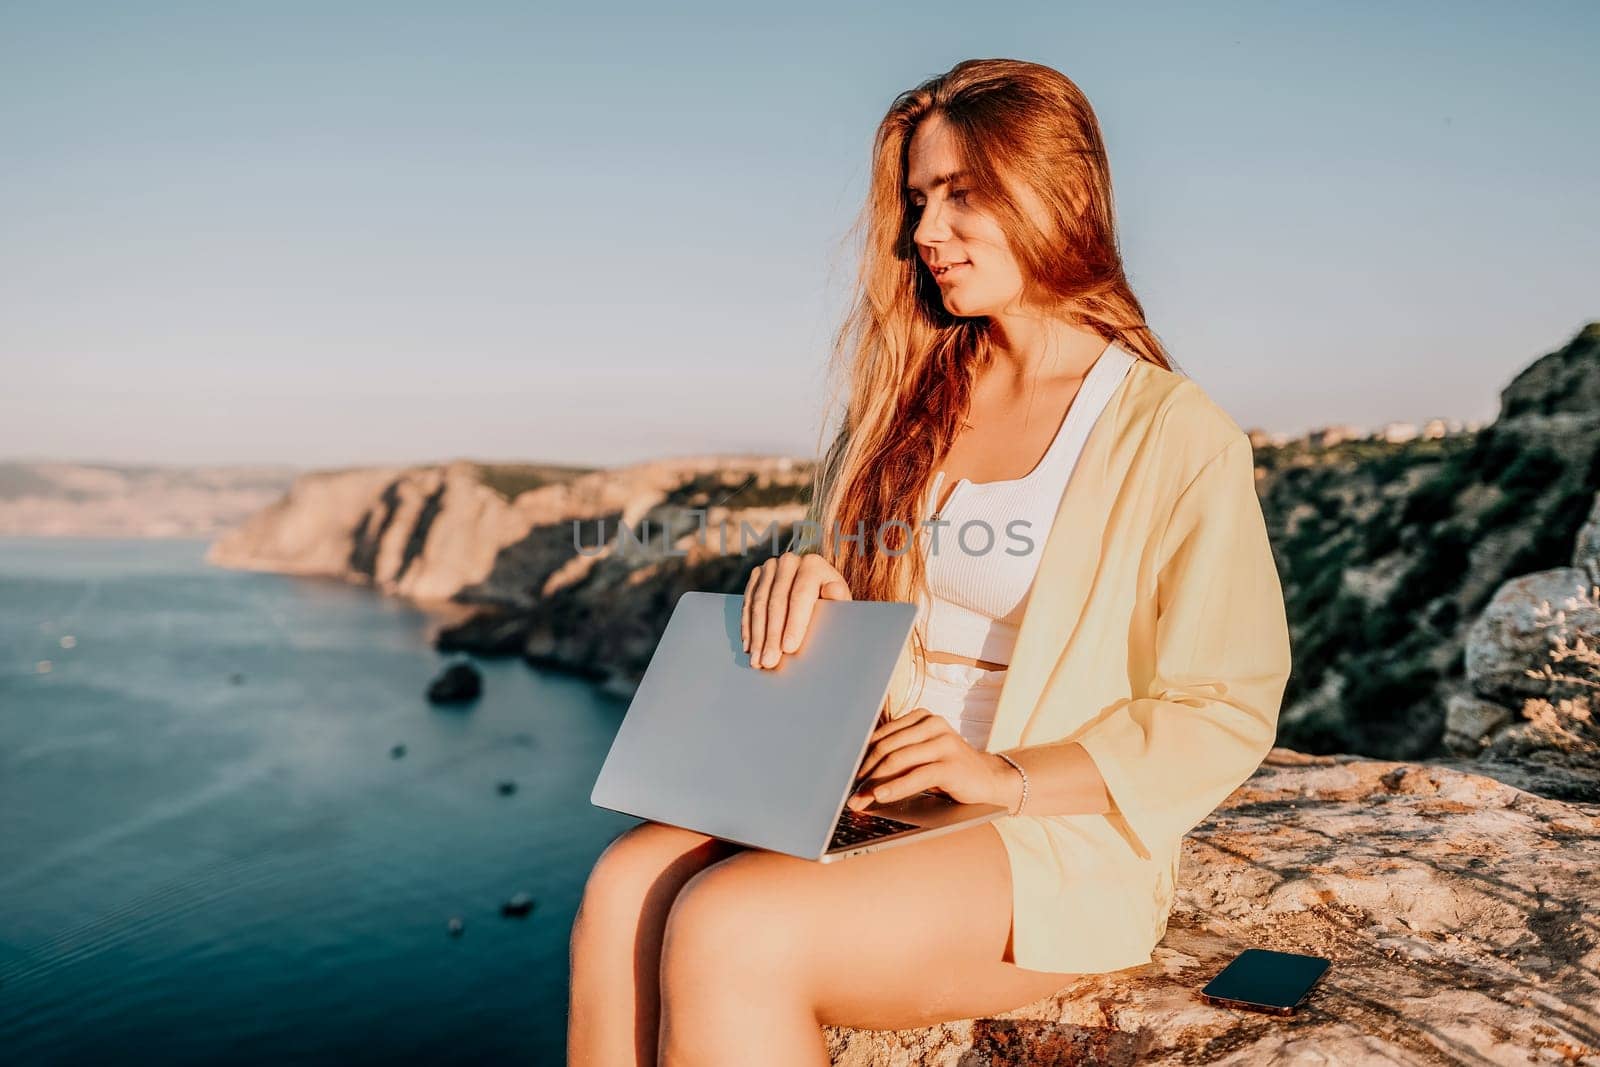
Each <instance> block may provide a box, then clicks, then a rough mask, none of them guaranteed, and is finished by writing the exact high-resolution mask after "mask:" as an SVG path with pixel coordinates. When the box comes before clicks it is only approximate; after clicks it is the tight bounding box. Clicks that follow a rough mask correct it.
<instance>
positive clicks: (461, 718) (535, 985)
mask: <svg viewBox="0 0 1600 1067" xmlns="http://www.w3.org/2000/svg"><path fill="white" fill-rule="evenodd" d="M205 548H206V544H205V542H203V541H194V540H166V541H108V540H79V539H32V538H0V1061H4V1062H5V1063H7V1064H19V1065H21V1064H36V1063H41V1064H42V1063H119V1062H133V1061H135V1060H137V1061H138V1062H141V1063H161V1064H188V1063H196V1064H198V1063H222V1062H227V1063H234V1064H239V1063H246V1064H248V1063H263V1064H265V1063H272V1064H284V1063H293V1064H310V1063H334V1062H338V1063H396V1062H452V1063H512V1062H516V1063H523V1064H560V1063H562V1062H563V1060H564V1046H565V1026H566V996H567V944H568V934H569V932H570V928H571V923H572V917H573V914H574V912H575V911H576V909H577V903H578V899H579V897H580V895H581V893H582V888H583V882H584V879H585V877H586V876H587V874H588V871H589V868H590V866H591V865H592V864H593V862H594V860H595V858H596V857H597V856H598V855H599V853H600V851H601V849H603V848H604V847H605V844H606V843H607V842H608V841H609V840H610V839H611V838H612V837H614V836H615V835H616V834H617V833H618V832H620V831H621V830H623V829H625V828H626V827H628V826H631V825H633V824H634V823H635V822H636V821H637V820H634V819H632V818H630V817H628V816H624V815H619V814H616V813H613V812H608V811H604V810H601V809H598V808H595V807H593V806H591V805H590V804H589V799H588V798H589V789H590V787H591V786H592V785H593V783H594V778H595V775H596V774H597V773H598V771H599V767H600V763H601V761H602V760H603V759H604V757H605V753H606V749H607V747H608V746H609V744H610V741H611V737H612V735H613V733H614V732H615V730H616V727H617V724H618V723H620V722H621V720H622V715H623V713H624V711H625V710H626V703H625V702H623V701H619V700H616V699H612V698H606V697H602V696H600V695H599V694H598V693H596V692H595V691H594V690H593V689H592V688H591V687H590V686H589V685H587V684H586V683H584V682H582V681H579V680H575V679H572V678H568V677H561V676H555V675H548V674H541V673H538V672H536V671H533V670H531V669H530V668H528V667H527V666H525V665H524V664H522V663H520V662H516V661H510V660H506V661H484V662H480V663H479V667H480V669H481V670H482V671H483V674H484V690H485V691H484V695H483V697H482V698H481V700H480V701H479V702H478V704H477V705H476V706H475V707H473V708H472V710H470V711H459V710H441V709H435V708H433V707H431V706H430V705H429V704H428V703H427V701H426V700H425V699H424V695H423V694H424V692H425V690H426V687H427V683H428V682H429V680H430V679H431V678H432V677H434V675H435V674H437V673H438V671H439V670H440V669H442V667H443V666H444V664H445V663H447V662H448V661H449V658H448V657H445V656H442V655H440V654H439V653H436V652H434V651H433V650H432V647H431V641H430V638H431V635H432V633H433V632H434V631H435V630H436V629H437V626H438V625H439V620H438V619H435V618H432V617H430V616H427V615H424V614H421V613H419V612H417V611H416V610H414V609H412V608H410V607H408V606H405V605H403V604H401V603H398V602H396V601H393V600H387V599H384V598H382V597H380V596H378V595H376V594H374V593H371V592H368V591H365V590H363V589H360V588H359V587H356V586H350V585H346V584H344V583H341V582H336V581H331V580H325V579H304V578H289V577H282V576H277V575H266V574H251V573H240V572H235V571H226V570H219V569H216V568H213V567H210V566H208V565H207V564H205V563H204V562H203V556H204V553H205ZM69 646H70V647H69ZM42 661H48V663H49V669H48V670H47V671H45V670H41V667H40V664H41V662H42ZM235 674H237V675H239V676H240V678H239V679H238V680H237V681H236V680H234V678H233V676H234V675H235ZM396 744H403V745H405V746H406V753H405V755H404V757H403V758H400V759H394V758H391V755H390V749H391V746H394V745H396ZM502 779H513V780H515V781H516V783H517V786H518V789H517V791H516V792H515V793H514V794H513V795H511V796H502V795H500V794H499V792H498V791H497V788H496V785H497V783H498V782H499V781H500V780H502ZM519 890H521V891H526V892H528V893H530V894H532V896H533V897H534V899H535V901H536V904H535V907H534V910H533V913H532V914H531V915H530V916H528V917H527V918H525V919H508V918H502V917H501V916H500V903H501V902H502V901H503V900H504V899H506V898H507V897H509V896H511V895H512V894H513V893H515V892H517V891H519ZM452 916H458V917H460V918H461V919H462V920H463V922H464V924H465V928H464V932H463V933H462V935H461V936H460V937H459V938H453V937H451V936H449V933H448V931H447V924H448V922H449V920H450V918H451V917H452Z"/></svg>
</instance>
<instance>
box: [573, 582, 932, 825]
mask: <svg viewBox="0 0 1600 1067" xmlns="http://www.w3.org/2000/svg"><path fill="white" fill-rule="evenodd" d="M743 604H744V596H743V595H742V594H731V593H709V592H700V591H690V592H686V593H684V594H683V595H682V596H680V597H679V598H678V602H677V604H676V606H675V607H674V608H673V612H672V617H671V618H670V619H669V620H668V621H667V628H666V631H665V632H664V633H663V634H662V635H661V641H660V643H659V644H657V645H656V649H655V652H654V653H653V654H652V655H651V657H650V663H649V665H648V666H647V667H646V668H645V673H644V678H643V679H642V680H641V681H640V683H639V688H638V690H637V691H636V692H635V694H634V697H633V701H632V703H630V704H629V705H628V711H627V713H626V714H625V715H624V716H623V720H622V724H621V726H620V727H619V728H618V729H617V736H616V737H615V739H613V741H612V743H611V750H610V752H609V753H607V755H606V759H605V763H604V764H603V765H602V766H601V768H600V776H599V778H598V779H597V780H596V782H595V785H594V790H593V791H592V792H591V793H590V795H589V800H590V802H591V803H593V804H595V805H596V806H598V807H602V808H610V809H611V810H613V811H620V812H623V813H624V814H627V815H634V816H637V817H639V818H642V819H651V820H654V821H656V822H662V823H667V824H669V825H672V826H680V827H683V828H684V829H688V830H695V831H698V832H700V833H703V834H710V835H711V836H714V837H720V838H724V839H726V840H729V841H733V842H735V843H738V844H742V845H748V846H753V847H756V848H765V849H771V850H773V851H775V852H787V853H789V854H791V855H796V856H810V857H817V856H821V855H822V853H823V850H824V849H825V847H826V846H827V844H828V842H829V840H830V839H831V837H832V832H833V825H834V822H835V821H836V819H837V817H838V814H839V811H840V809H841V808H842V807H843V806H844V801H845V797H846V796H847V794H848V792H849V789H850V786H851V784H852V782H853V780H854V778H855V772H856V769H857V768H858V767H859V766H860V764H861V760H862V757H863V756H865V754H866V750H867V740H868V738H869V737H870V736H871V734H872V729H873V727H874V725H876V723H877V721H878V716H879V714H880V712H881V711H882V710H883V704H884V699H885V698H886V697H887V696H888V692H889V681H890V677H891V675H892V674H893V672H894V667H895V663H896V662H897V661H898V660H899V658H900V654H901V652H902V651H903V650H904V649H905V646H906V641H907V639H908V638H909V636H910V634H911V628H912V625H913V623H914V622H915V621H916V605H915V604H910V603H904V602H899V601H876V600H819V601H817V604H816V607H815V609H814V610H813V612H812V616H811V622H810V624H809V625H808V627H807V631H806V636H805V639H804V641H803V642H802V643H801V645H800V648H799V649H798V650H797V651H795V652H793V653H786V654H785V655H784V656H783V659H782V660H781V661H780V662H779V664H778V666H776V667H773V668H771V669H766V670H757V669H755V668H753V667H751V666H750V656H749V654H748V653H746V652H745V651H744V650H743V649H742V648H741V647H740V645H741V641H740V638H739V617H740V612H741V611H742V609H743Z"/></svg>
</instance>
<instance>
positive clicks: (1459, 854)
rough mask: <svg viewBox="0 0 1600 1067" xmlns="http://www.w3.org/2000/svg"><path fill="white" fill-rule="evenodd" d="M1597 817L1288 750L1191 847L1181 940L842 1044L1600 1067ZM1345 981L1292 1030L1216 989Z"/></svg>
mask: <svg viewBox="0 0 1600 1067" xmlns="http://www.w3.org/2000/svg"><path fill="white" fill-rule="evenodd" d="M1597 862H1600V806H1597V805H1581V804H1568V803H1563V802H1561V801H1555V800H1546V799H1543V798H1540V797H1537V796H1534V795H1532V794H1530V793H1526V792H1523V791H1521V790H1519V789H1516V788H1514V787H1512V786H1508V785H1505V784H1502V783H1500V782H1498V781H1495V780H1493V779H1490V778H1486V777H1482V776H1479V775H1475V774H1470V773H1465V772H1462V771H1459V770H1454V769H1451V768H1448V767H1441V766H1435V765H1431V764H1423V765H1415V764H1403V763H1390V762H1384V761H1378V760H1368V759H1362V758H1359V757H1352V756H1344V755H1339V756H1305V755H1301V754H1298V753H1295V752H1292V751H1289V750H1287V749H1282V748H1278V749H1274V750H1273V751H1272V753H1271V754H1270V755H1269V756H1268V758H1267V760H1266V762H1265V763H1263V765H1262V767H1261V769H1260V770H1259V771H1257V773H1256V774H1255V775H1254V776H1253V777H1252V778H1251V779H1250V781H1248V782H1246V783H1245V784H1244V785H1243V786H1241V787H1240V788H1239V789H1238V790H1237V791H1235V793H1234V795H1233V796H1232V797H1231V798H1229V802H1228V803H1227V804H1225V805H1224V806H1223V807H1222V808H1220V809H1219V810H1218V811H1217V812H1216V813H1215V814H1214V815H1213V816H1212V817H1211V818H1210V819H1209V820H1207V822H1206V823H1204V824H1202V825H1201V826H1200V827H1198V828H1196V829H1195V830H1194V831H1193V832H1192V833H1191V834H1190V835H1189V837H1188V839H1187V840H1186V841H1185V842H1184V854H1183V865H1182V868H1181V872H1180V879H1179V886H1178V896H1177V902H1176V905H1175V907H1174V910H1173V913H1172V917H1171V919H1170V921H1169V923H1168V928H1167V935H1166V937H1165V938H1164V939H1163V940H1162V942H1161V944H1160V945H1159V946H1157V948H1156V950H1155V953H1154V957H1153V959H1152V961H1151V962H1150V963H1148V964H1145V965H1144V966H1142V967H1133V968H1127V969H1125V970H1122V971H1117V972H1113V973H1110V974H1102V975H1086V976H1084V977H1082V978H1080V979H1078V980H1077V981H1075V982H1073V983H1072V984H1071V985H1069V986H1067V987H1066V988H1065V989H1063V990H1061V991H1060V992H1059V993H1057V994H1055V995H1054V996H1051V997H1048V998H1046V999H1044V1000H1041V1001H1038V1002H1036V1003H1034V1004H1030V1005H1027V1006H1025V1007H1022V1008H1019V1009H1017V1010H1015V1011H1011V1012H1006V1013H1004V1014H1003V1015H998V1016H995V1017H993V1018H986V1019H980V1020H963V1021H959V1022H952V1023H946V1024H943V1025H941V1026H936V1027H929V1028H926V1029H920V1030H907V1031H868V1030H849V1029H839V1028H830V1029H829V1030H828V1043H829V1051H830V1054H831V1056H832V1060H833V1063H834V1064H836V1065H838V1067H869V1065H870V1067H901V1065H906V1067H910V1065H914V1064H916V1065H921V1064H929V1065H942V1067H983V1065H989V1064H1008V1065H1009V1064H1027V1065H1033V1064H1060V1065H1071V1064H1141V1065H1143V1064H1199V1063H1219V1064H1222V1063H1226V1064H1269V1063H1279V1064H1341V1065H1342V1064H1352V1065H1354V1064H1460V1063H1471V1064H1522V1063H1563V1064H1587V1065H1600V922H1597V920H1596V916H1595V911H1596V906H1597V904H1600V894H1597V891H1596V889H1595V883H1594V871H1595V868H1596V865H1597ZM1250 947H1259V948H1268V949H1274V950H1277V951H1280V952H1296V953H1304V954H1307V955H1316V956H1321V957H1323V958H1326V959H1329V960H1331V961H1332V965H1331V966H1330V967H1329V969H1328V971H1327V973H1326V974H1324V975H1323V977H1322V979H1321V981H1320V982H1319V983H1318V985H1317V986H1316V987H1314V988H1313V990H1312V992H1311V993H1310V994H1309V996H1308V997H1307V1000H1306V1002H1305V1004H1304V1005H1303V1006H1302V1007H1301V1009H1300V1011H1299V1012H1298V1013H1297V1014H1296V1015H1295V1016H1293V1017H1290V1018H1280V1017H1275V1016H1270V1015H1265V1014H1261V1013H1256V1012H1248V1011H1239V1010H1233V1009H1227V1008H1220V1007H1214V1006H1212V1005H1209V1004H1206V1003H1205V1002H1204V1001H1201V1000H1200V999H1199V997H1198V996H1197V990H1199V989H1200V988H1201V987H1202V986H1204V985H1205V983H1206V982H1207V981H1209V980H1210V979H1211V978H1212V977H1213V976H1214V975H1215V974H1216V973H1217V972H1218V971H1220V970H1221V969H1222V967H1223V966H1224V965H1225V964H1226V963H1227V962H1228V961H1229V960H1230V959H1232V958H1233V957H1234V956H1235V955H1237V954H1238V953H1239V952H1240V951H1242V950H1243V949H1245V948H1250Z"/></svg>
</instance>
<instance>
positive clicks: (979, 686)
mask: <svg viewBox="0 0 1600 1067" xmlns="http://www.w3.org/2000/svg"><path fill="white" fill-rule="evenodd" d="M1005 680H1006V668H1004V667H1001V668H999V669H997V670H990V669H989V668H987V667H974V666H972V665H971V664H967V663H929V664H928V674H927V677H926V678H925V679H924V680H923V684H922V689H921V690H920V691H919V692H918V694H917V696H916V697H915V698H914V699H913V700H912V701H911V705H910V706H911V707H914V708H927V709H928V710H929V711H931V712H933V713H934V714H935V715H938V716H941V717H942V718H944V720H945V721H946V722H948V723H949V724H950V725H951V726H953V727H955V729H956V731H957V732H958V733H959V734H960V735H961V736H962V737H963V738H964V739H965V740H966V742H967V744H969V745H971V746H972V747H973V748H977V749H982V748H983V746H984V744H985V743H987V742H988V740H989V731H990V730H991V729H993V727H994V709H995V706H996V705H997V704H998V703H999V702H1000V686H1001V685H1002V684H1004V682H1005Z"/></svg>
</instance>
